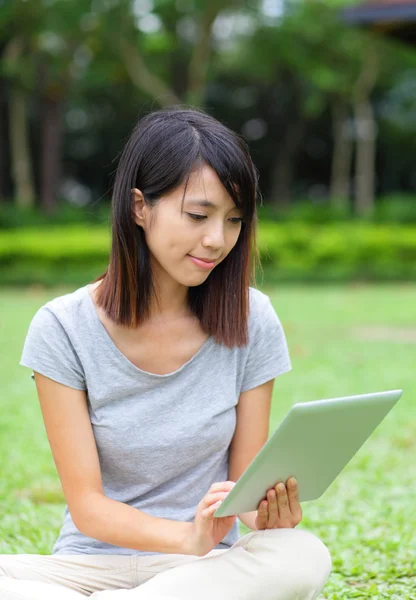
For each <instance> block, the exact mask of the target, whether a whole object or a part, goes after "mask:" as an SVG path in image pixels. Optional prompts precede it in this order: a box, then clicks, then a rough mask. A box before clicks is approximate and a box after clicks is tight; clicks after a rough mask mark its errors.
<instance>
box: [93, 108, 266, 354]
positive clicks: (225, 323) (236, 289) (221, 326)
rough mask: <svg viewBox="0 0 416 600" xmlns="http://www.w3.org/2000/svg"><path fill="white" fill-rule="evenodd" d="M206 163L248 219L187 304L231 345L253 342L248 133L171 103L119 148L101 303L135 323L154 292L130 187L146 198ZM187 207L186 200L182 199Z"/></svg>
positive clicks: (255, 258)
mask: <svg viewBox="0 0 416 600" xmlns="http://www.w3.org/2000/svg"><path fill="white" fill-rule="evenodd" d="M204 164H207V165H209V166H210V167H211V168H212V169H213V170H214V171H215V172H216V174H217V176H218V178H219V179H220V181H221V183H222V184H223V186H224V187H225V189H226V191H227V192H228V194H229V195H230V197H231V198H232V199H233V201H234V203H235V204H236V206H237V208H239V209H240V210H241V211H242V216H243V222H242V226H241V230H240V234H239V237H238V240H237V242H236V245H235V246H234V248H233V249H232V250H231V252H230V253H229V254H228V255H227V256H226V258H225V259H224V260H223V261H222V262H220V263H219V264H218V265H217V266H216V267H215V269H214V270H213V271H212V272H211V273H210V275H209V276H208V277H207V279H206V280H205V281H204V282H203V283H202V284H201V285H198V286H192V287H190V288H189V292H188V302H189V308H190V310H191V312H192V313H193V314H195V315H196V316H197V317H198V319H199V321H200V323H201V327H202V329H203V330H204V331H205V332H206V333H208V334H210V335H212V336H213V337H214V339H215V341H216V342H217V343H221V344H224V345H226V346H228V347H230V348H232V347H234V346H239V347H240V346H245V345H247V343H248V311H249V286H250V285H251V284H253V285H254V286H255V277H256V263H257V264H258V265H259V266H260V267H261V264H260V257H259V253H258V249H257V244H256V228H257V211H256V201H257V197H258V195H259V189H258V171H257V169H256V167H255V166H254V165H253V162H252V159H251V157H250V154H249V150H248V146H247V144H246V142H245V140H244V139H243V138H242V137H241V136H240V135H238V134H237V133H235V132H234V131H232V130H231V129H229V128H228V127H226V126H225V125H223V124H222V123H220V122H219V121H218V120H216V119H215V118H213V117H211V116H210V115H208V114H206V113H205V112H203V111H202V110H200V109H196V108H183V107H182V106H179V105H174V106H171V107H168V108H164V109H161V110H158V111H154V112H152V113H150V114H147V115H146V116H144V117H143V118H141V119H139V120H138V122H137V124H136V126H135V127H134V129H133V132H132V134H131V136H130V138H129V140H128V141H127V143H126V146H125V147H124V150H123V152H122V154H121V157H120V161H119V164H118V168H117V171H116V177H115V182H114V189H113V195H112V245H111V255H110V262H109V265H108V268H107V270H106V271H105V273H103V274H102V275H100V276H99V277H97V278H96V279H95V280H94V283H95V282H97V281H100V280H102V282H101V284H100V285H99V286H98V288H97V290H96V303H97V305H98V306H100V307H102V308H103V309H104V310H105V312H106V314H107V315H108V316H109V317H110V318H111V319H112V320H113V321H114V322H115V323H117V324H119V325H126V326H128V327H137V326H138V325H140V324H141V323H143V322H144V321H145V320H146V318H147V317H148V313H149V306H150V300H151V298H152V297H153V294H155V288H154V285H153V281H152V277H151V267H150V254H149V248H148V246H147V243H146V239H145V235H144V231H143V229H142V228H141V227H139V226H138V225H137V224H136V223H135V221H134V219H133V213H132V199H131V190H132V189H133V188H138V189H139V190H140V191H141V192H142V194H143V197H144V199H145V202H146V204H148V205H149V206H150V207H154V206H155V205H156V204H157V202H158V200H159V199H160V198H161V197H162V196H163V195H164V194H168V193H169V192H171V191H173V190H174V189H176V188H177V187H179V186H180V185H183V184H184V183H185V184H186V185H185V192H186V186H187V183H188V180H189V176H190V175H191V173H193V172H195V171H196V170H197V169H198V168H200V167H202V166H203V165H204ZM182 210H183V202H182Z"/></svg>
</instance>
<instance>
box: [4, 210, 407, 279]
mask: <svg viewBox="0 0 416 600" xmlns="http://www.w3.org/2000/svg"><path fill="white" fill-rule="evenodd" d="M258 246H259V250H260V256H261V261H262V266H263V268H264V271H265V273H267V276H268V277H270V279H271V280H273V279H275V280H279V281H284V280H289V281H331V280H366V279H369V280H381V281H383V280H385V281H392V280H407V279H412V280H415V279H416V228H415V227H414V226H404V225H402V226H399V225H392V224H389V225H386V224H371V223H338V224H335V223H332V224H307V223H300V222H287V223H276V222H271V221H269V222H267V221H264V222H261V223H260V227H259V236H258ZM109 251H110V227H108V226H107V227H103V226H100V225H96V224H94V225H93V224H89V225H88V224H78V225H75V224H74V225H67V226H59V225H50V226H47V227H45V226H43V227H40V226H39V227H28V228H22V229H17V230H13V229H10V230H8V231H3V232H2V233H1V234H0V273H1V275H0V284H1V285H5V284H19V285H25V284H28V283H41V284H45V285H55V284H57V283H68V284H71V285H72V284H74V285H76V284H81V283H82V282H85V281H86V280H91V279H93V278H94V277H95V276H97V275H99V274H100V273H102V272H103V271H104V270H105V268H106V267H107V264H108V259H109Z"/></svg>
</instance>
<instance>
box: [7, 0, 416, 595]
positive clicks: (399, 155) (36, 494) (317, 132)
mask: <svg viewBox="0 0 416 600" xmlns="http://www.w3.org/2000/svg"><path fill="white" fill-rule="evenodd" d="M171 104H185V105H190V106H196V107H200V108H202V109H203V110H205V111H206V112H208V113H209V114H211V115H213V116H214V117H216V118H217V119H219V120H220V121H222V122H223V123H225V124H226V125H227V126H228V127H230V128H231V129H233V130H235V131H236V132H238V133H240V134H241V135H243V136H244V138H245V139H246V141H247V143H248V145H249V148H250V151H251V153H252V156H253V159H254V162H255V164H256V166H257V168H258V169H259V172H260V189H261V193H262V200H261V203H259V206H258V212H259V236H258V243H259V249H260V256H261V260H262V265H263V271H261V272H258V278H257V286H258V287H261V289H263V290H264V291H265V292H266V293H267V294H269V296H270V298H271V300H272V303H273V305H274V307H275V309H276V312H277V314H278V315H279V317H280V319H281V321H282V323H283V327H284V330H285V333H286V337H287V340H288V345H289V351H290V354H291V358H292V365H293V371H291V372H290V373H289V374H287V375H285V376H284V377H282V378H280V377H279V378H278V381H277V382H276V384H275V388H274V397H273V403H272V414H271V421H270V431H273V430H274V429H275V427H276V426H277V425H278V423H279V421H280V420H281V419H282V418H283V417H284V415H285V414H286V412H287V411H288V410H289V408H290V406H291V405H292V404H293V403H294V402H303V401H311V400H316V399H319V398H330V397H337V396H345V395H354V394H360V393H366V392H374V391H382V390H388V389H403V391H404V393H403V398H402V399H401V400H400V401H399V403H398V405H397V406H396V407H395V408H394V410H393V411H392V412H391V413H390V414H389V415H388V416H387V417H386V419H385V420H384V421H383V422H382V423H381V425H380V426H379V427H378V428H377V429H376V431H375V432H374V433H373V434H372V436H371V438H370V439H369V440H368V441H367V442H366V444H365V446H364V448H362V449H361V450H360V451H359V452H358V453H357V455H356V456H355V457H354V458H353V460H352V461H351V462H350V463H349V465H348V466H347V467H346V469H344V470H343V472H342V474H341V475H340V476H339V478H338V479H337V480H336V481H335V482H334V484H333V485H332V486H331V487H330V489H329V490H328V491H327V492H326V493H325V494H324V496H323V497H322V498H321V499H319V500H317V501H315V502H313V503H308V504H307V505H306V506H305V507H304V519H303V521H302V523H301V524H300V527H306V528H307V529H310V530H312V531H313V532H315V533H316V534H317V535H319V536H320V537H321V539H322V540H323V541H324V542H325V543H326V544H327V545H328V547H329V549H330V552H331V555H332V558H333V571H332V573H331V576H330V579H329V581H328V583H327V585H326V586H325V590H324V593H323V595H322V598H327V599H331V600H340V599H342V600H345V599H349V598H380V599H381V598H389V599H390V600H394V599H398V600H407V599H413V600H415V599H416V595H415V592H414V590H415V589H416V581H415V570H414V557H415V552H416V548H415V539H414V531H415V530H416V514H415V511H414V506H415V503H416V488H415V486H414V481H415V480H416V463H415V460H414V456H415V443H416V442H415V440H416V418H415V417H416V412H415V411H416V403H415V401H414V399H415V396H416V383H415V378H414V367H415V363H416V353H415V344H416V169H415V156H416V0H368V1H367V2H365V1H362V2H358V1H357V2H344V1H343V0H332V1H329V0H328V1H318V0H258V1H257V0H246V1H243V0H89V1H87V0H0V357H1V360H0V380H1V388H0V390H1V391H0V401H1V408H2V410H1V411H0V553H41V554H49V553H50V552H51V550H52V545H53V543H54V541H55V539H56V536H57V534H58V531H59V528H60V526H61V524H62V519H63V511H64V507H65V499H64V496H63V493H62V488H61V485H60V482H59V478H58V475H57V472H56V469H55V467H54V462H53V458H52V456H51V451H50V448H49V443H48V440H47V437H46V434H45V431H44V427H43V424H42V415H41V411H40V407H39V403H38V401H37V397H36V389H35V385H34V382H33V380H31V378H30V371H29V370H28V369H25V368H23V367H21V366H20V365H19V364H18V363H19V360H20V356H21V352H22V348H23V343H24V339H25V335H26V333H27V329H28V326H29V324H30V321H31V319H32V317H33V316H34V314H35V312H36V311H37V309H38V308H39V307H41V306H42V305H43V304H44V303H46V302H47V301H48V300H51V299H53V298H55V297H57V296H59V295H61V294H66V293H70V292H71V291H73V290H75V289H76V288H78V287H80V286H82V285H85V284H87V283H89V282H90V281H92V280H93V279H94V278H95V277H97V276H98V275H99V274H101V273H102V272H103V271H104V270H105V268H106V267H107V264H108V258H109V249H110V219H109V215H110V199H111V190H112V184H113V181H114V174H115V169H116V167H117V161H118V157H119V155H120V153H121V151H122V149H123V147H124V144H125V142H126V141H127V138H128V136H129V135H130V132H131V130H132V128H133V126H134V124H135V122H136V120H137V119H138V118H139V117H141V116H144V115H145V114H147V113H149V112H151V111H154V110H157V109H158V108H161V107H165V106H169V105H171ZM317 468H318V467H317ZM245 532H246V531H245V529H244V527H243V526H242V524H241V533H242V534H243V533H245Z"/></svg>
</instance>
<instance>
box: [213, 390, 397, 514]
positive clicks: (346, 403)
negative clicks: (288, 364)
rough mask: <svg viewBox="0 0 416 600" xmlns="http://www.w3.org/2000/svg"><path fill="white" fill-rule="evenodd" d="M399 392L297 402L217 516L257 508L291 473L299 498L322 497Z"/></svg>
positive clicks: (387, 410) (394, 401)
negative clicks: (268, 493) (296, 482)
mask: <svg viewBox="0 0 416 600" xmlns="http://www.w3.org/2000/svg"><path fill="white" fill-rule="evenodd" d="M401 395H402V390H391V391H386V392H376V393H372V394H362V395H359V396H346V397H342V398H333V399H328V400H318V401H315V402H305V403H298V404H294V405H293V406H292V408H291V409H290V411H289V413H288V414H287V416H286V417H285V419H284V420H283V421H282V423H281V424H280V425H279V427H278V428H277V429H276V431H275V432H274V433H273V435H272V436H271V437H270V438H269V439H268V441H267V442H266V444H264V446H263V447H262V449H261V450H260V452H259V453H258V454H257V456H256V457H255V458H254V459H253V461H252V462H251V463H250V465H249V466H248V467H247V469H246V470H245V472H244V473H243V474H242V475H241V477H240V478H239V480H238V482H237V483H236V485H235V486H234V488H233V489H232V490H231V492H230V493H229V494H228V496H227V497H226V498H225V499H224V501H223V503H222V504H221V505H220V506H219V507H218V509H217V510H216V511H215V513H214V515H215V516H218V517H220V516H227V515H235V514H239V513H241V512H248V511H252V510H257V507H258V504H259V502H260V501H261V500H262V499H265V497H266V494H267V490H269V489H270V488H272V487H274V486H275V485H276V483H278V482H279V481H283V482H286V481H287V479H288V478H289V477H290V476H294V477H296V479H297V481H298V485H299V499H300V501H301V502H305V501H309V500H315V499H316V498H319V496H321V495H322V494H323V493H324V492H325V490H326V489H327V488H328V487H329V486H330V484H331V483H332V482H333V481H334V479H335V478H336V477H337V475H338V474H339V473H340V471H341V470H342V469H343V468H344V467H345V466H346V465H347V463H348V462H349V461H350V460H351V459H352V457H353V456H354V455H355V454H356V452H357V451H358V450H359V449H360V447H361V446H362V445H363V444H364V442H365V441H366V439H367V438H368V437H369V436H370V435H371V433H372V432H373V431H374V429H375V428H376V427H377V426H378V425H379V423H380V422H381V421H382V420H383V419H384V417H385V416H386V415H387V413H388V412H389V411H390V410H391V408H392V407H393V406H394V405H395V403H396V402H397V401H398V400H399V398H400V396H401Z"/></svg>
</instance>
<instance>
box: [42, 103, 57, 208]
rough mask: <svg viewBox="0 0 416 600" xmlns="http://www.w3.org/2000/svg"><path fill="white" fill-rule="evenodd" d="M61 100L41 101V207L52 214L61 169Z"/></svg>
mask: <svg viewBox="0 0 416 600" xmlns="http://www.w3.org/2000/svg"><path fill="white" fill-rule="evenodd" d="M61 113H62V100H61V99H55V98H47V97H45V98H44V99H43V122H42V158H41V161H42V162H41V190H40V195H41V207H42V210H43V212H44V213H46V214H52V212H53V211H54V208H55V206H56V200H57V192H58V189H57V188H58V183H59V178H60V167H61V139H62V119H61Z"/></svg>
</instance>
